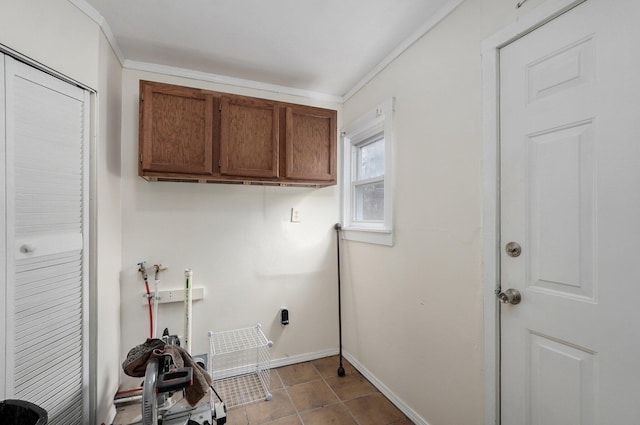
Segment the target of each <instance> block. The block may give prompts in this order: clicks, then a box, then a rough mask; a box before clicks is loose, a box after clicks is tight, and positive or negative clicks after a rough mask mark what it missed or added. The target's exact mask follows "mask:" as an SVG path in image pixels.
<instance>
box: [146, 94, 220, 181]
mask: <svg viewBox="0 0 640 425" xmlns="http://www.w3.org/2000/svg"><path fill="white" fill-rule="evenodd" d="M140 91H141V98H140V112H141V116H140V125H141V129H140V151H141V152H142V157H141V158H140V163H141V167H140V175H144V174H145V172H146V171H150V172H168V173H182V174H199V175H211V174H213V110H214V109H213V94H210V93H204V92H202V91H201V90H198V89H190V88H187V87H178V86H171V85H168V84H160V83H149V82H141V88H140Z"/></svg>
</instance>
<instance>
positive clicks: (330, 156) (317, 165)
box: [285, 106, 337, 181]
mask: <svg viewBox="0 0 640 425" xmlns="http://www.w3.org/2000/svg"><path fill="white" fill-rule="evenodd" d="M286 123H287V124H286V126H287V132H286V134H287V135H286V147H285V149H286V155H285V156H286V173H287V175H286V177H287V178H288V179H300V180H316V181H330V180H335V179H336V139H337V136H336V131H337V126H336V111H331V110H327V109H318V108H311V107H304V106H290V107H287V114H286Z"/></svg>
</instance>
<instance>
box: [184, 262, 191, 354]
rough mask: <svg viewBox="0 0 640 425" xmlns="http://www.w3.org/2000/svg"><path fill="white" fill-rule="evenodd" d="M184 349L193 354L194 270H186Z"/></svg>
mask: <svg viewBox="0 0 640 425" xmlns="http://www.w3.org/2000/svg"><path fill="white" fill-rule="evenodd" d="M184 277H185V279H184V284H185V288H184V349H185V350H187V352H188V353H189V354H191V312H192V308H193V271H191V269H186V270H185V271H184Z"/></svg>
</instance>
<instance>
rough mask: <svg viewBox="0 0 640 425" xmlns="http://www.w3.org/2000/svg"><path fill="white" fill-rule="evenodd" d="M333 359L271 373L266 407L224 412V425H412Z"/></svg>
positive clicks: (262, 404)
mask: <svg viewBox="0 0 640 425" xmlns="http://www.w3.org/2000/svg"><path fill="white" fill-rule="evenodd" d="M338 365H339V361H338V357H337V356H332V357H325V358H323V359H319V360H314V361H311V362H306V363H298V364H294V365H291V366H285V367H281V368H278V369H272V370H271V393H272V394H273V399H272V400H271V401H261V402H258V403H254V404H249V405H247V406H244V407H236V408H231V409H229V411H228V412H227V425H412V422H411V421H410V420H409V419H407V417H406V416H405V415H404V414H403V413H402V412H401V411H400V410H398V408H396V407H395V406H394V405H393V404H391V402H390V401H389V400H387V399H386V398H385V397H384V396H383V395H382V394H381V393H380V392H379V391H378V390H377V389H376V388H375V387H374V386H373V385H371V383H369V381H367V380H366V379H365V378H364V377H363V376H362V375H361V374H360V373H359V372H358V371H357V370H355V369H354V368H353V366H351V365H350V364H349V363H348V362H347V361H346V360H345V361H344V362H343V366H344V368H345V371H346V372H347V373H346V375H345V376H343V377H339V376H338V375H337V373H336V370H337V368H338Z"/></svg>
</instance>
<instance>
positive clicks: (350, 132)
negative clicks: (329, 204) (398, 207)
mask: <svg viewBox="0 0 640 425" xmlns="http://www.w3.org/2000/svg"><path fill="white" fill-rule="evenodd" d="M392 125H393V99H389V100H387V101H386V102H383V103H382V104H380V105H378V107H377V108H376V109H374V110H373V111H370V112H369V113H367V114H365V115H363V116H362V117H360V118H359V119H357V120H356V121H354V122H353V123H352V124H351V125H349V126H347V127H346V128H345V130H344V133H343V135H344V138H343V143H344V145H343V146H344V151H343V152H344V154H343V166H344V168H343V169H344V186H343V187H344V199H343V219H342V222H343V229H344V232H343V236H344V238H345V239H349V240H356V241H360V242H370V243H377V244H382V245H393V184H392V183H393V161H392V152H393V149H392V148H393V131H392V129H393V127H392Z"/></svg>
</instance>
